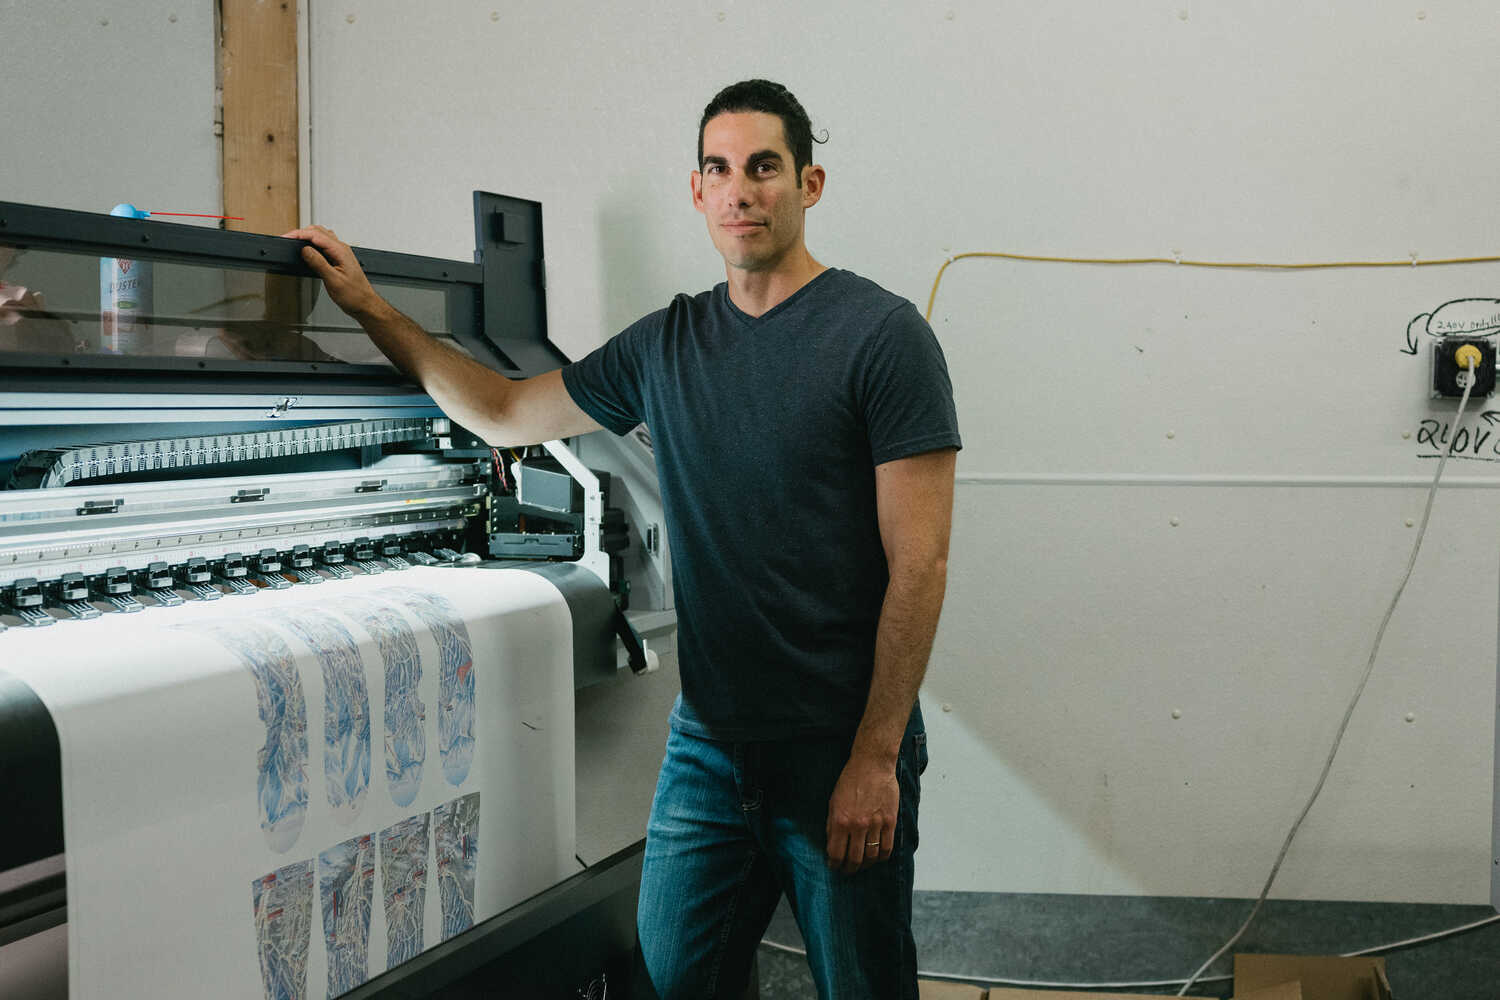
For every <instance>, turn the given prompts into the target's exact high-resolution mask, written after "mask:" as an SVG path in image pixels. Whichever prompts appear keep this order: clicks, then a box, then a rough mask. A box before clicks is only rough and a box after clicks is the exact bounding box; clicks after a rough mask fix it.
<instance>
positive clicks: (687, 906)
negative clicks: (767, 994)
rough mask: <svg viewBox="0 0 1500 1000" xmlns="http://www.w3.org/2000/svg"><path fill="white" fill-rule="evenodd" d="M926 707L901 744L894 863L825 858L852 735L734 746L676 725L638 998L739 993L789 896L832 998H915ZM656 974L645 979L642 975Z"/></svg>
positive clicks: (818, 977) (661, 788)
mask: <svg viewBox="0 0 1500 1000" xmlns="http://www.w3.org/2000/svg"><path fill="white" fill-rule="evenodd" d="M921 719H922V717H921V713H920V711H916V710H914V711H913V712H912V718H911V722H910V723H909V724H908V725H907V729H906V734H905V736H904V737H903V738H902V740H901V751H900V755H899V758H898V761H897V765H896V778H897V782H898V784H899V785H900V788H901V808H900V814H899V816H898V819H897V822H896V839H895V848H894V851H893V853H892V855H891V857H890V860H888V861H885V862H882V863H880V864H876V865H874V866H872V867H870V868H867V869H865V870H863V871H860V872H858V873H856V874H854V875H845V874H842V873H840V872H837V871H834V870H832V869H830V868H829V867H828V864H827V855H826V852H825V847H826V845H827V842H828V838H827V834H826V832H825V823H826V822H827V819H828V800H829V797H830V796H831V795H832V794H833V786H834V784H835V783H836V782H837V781H838V777H839V774H840V772H841V771H842V770H843V769H844V764H845V763H846V762H847V761H848V759H849V748H850V744H851V741H852V736H840V737H818V738H813V739H806V738H804V739H800V740H796V741H788V742H775V743H769V742H746V743H728V742H718V741H714V740H705V739H700V738H698V737H694V736H690V735H688V734H686V733H683V732H681V731H679V730H678V729H677V728H676V727H675V726H674V727H673V728H672V731H671V733H670V735H669V736H668V739H667V754H666V759H665V760H664V761H663V762H662V768H661V776H660V778H659V779H658V781H657V786H656V798H655V799H654V800H653V802H652V804H651V820H650V823H649V824H648V827H647V831H646V857H645V860H644V862H643V865H644V867H643V869H642V872H641V895H640V904H639V907H638V909H637V913H636V932H637V935H638V937H639V939H640V944H641V954H640V959H641V961H640V964H639V966H638V969H637V982H636V986H635V990H633V991H632V993H631V997H632V1000H636V998H638V997H642V996H644V997H651V996H652V995H653V994H652V993H651V992H650V989H649V988H648V986H649V987H650V988H654V989H655V995H656V996H659V997H660V998H661V1000H679V998H692V1000H704V998H719V997H724V998H738V997H739V996H740V995H741V994H742V993H743V991H744V989H745V985H746V981H747V979H748V977H749V974H750V967H751V961H752V959H753V957H754V955H755V949H756V945H757V944H758V943H759V942H760V938H761V935H762V934H764V933H765V929H766V926H767V924H768V923H769V922H770V920H771V915H772V913H773V912H774V911H775V909H776V904H777V902H778V901H779V900H780V898H781V895H782V894H783V893H785V894H786V896H787V899H788V901H789V902H790V904H791V908H792V912H793V914H794V915H795V916H796V918H797V925H798V926H799V927H800V928H801V929H802V937H803V940H804V941H805V942H806V943H807V960H808V964H809V966H811V968H812V975H813V981H814V982H815V983H816V984H817V987H818V995H819V997H821V998H823V1000H869V998H884V997H890V998H901V1000H916V997H917V959H916V945H915V943H914V941H913V940H912V933H911V889H912V859H913V855H914V854H915V853H916V850H917V800H918V798H919V795H920V780H919V776H920V775H921V773H922V771H923V769H925V768H926V766H927V734H926V733H925V732H924V731H923V729H922V721H921ZM643 979H649V983H647V982H643Z"/></svg>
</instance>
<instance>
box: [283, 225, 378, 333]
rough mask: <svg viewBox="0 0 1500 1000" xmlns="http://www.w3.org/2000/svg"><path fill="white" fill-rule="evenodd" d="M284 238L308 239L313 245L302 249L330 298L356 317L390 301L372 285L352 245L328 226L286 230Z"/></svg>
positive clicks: (365, 314)
mask: <svg viewBox="0 0 1500 1000" xmlns="http://www.w3.org/2000/svg"><path fill="white" fill-rule="evenodd" d="M281 235H282V238H283V239H288V240H306V241H307V242H308V243H311V244H312V246H308V247H303V248H302V260H303V261H304V262H305V263H306V264H307V266H308V267H310V268H312V270H313V273H314V274H316V275H317V276H318V277H320V278H322V279H323V286H324V287H325V288H327V289H328V297H329V298H331V299H333V302H334V304H335V305H337V306H338V307H339V308H340V309H342V310H344V312H346V313H348V314H349V315H350V316H352V317H354V318H355V319H356V320H358V319H360V318H362V317H364V316H368V315H371V314H373V313H374V312H375V311H376V310H378V309H379V308H380V307H382V306H384V305H385V304H386V302H385V300H384V299H382V298H381V297H380V293H378V292H376V291H375V289H374V288H373V287H372V286H371V285H370V279H369V278H367V277H365V271H364V268H362V267H360V266H359V261H358V260H356V259H355V258H354V251H353V250H351V249H349V244H347V243H345V242H344V241H343V240H341V239H339V238H338V237H337V236H335V235H334V233H333V230H332V229H329V228H328V227H327V226H308V227H306V228H305V229H293V230H292V231H291V232H289V233H282V234H281Z"/></svg>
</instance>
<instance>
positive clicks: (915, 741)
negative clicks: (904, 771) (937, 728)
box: [911, 732, 927, 774]
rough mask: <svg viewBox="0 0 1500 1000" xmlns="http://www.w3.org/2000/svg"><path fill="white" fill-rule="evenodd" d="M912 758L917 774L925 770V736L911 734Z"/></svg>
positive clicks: (923, 733)
mask: <svg viewBox="0 0 1500 1000" xmlns="http://www.w3.org/2000/svg"><path fill="white" fill-rule="evenodd" d="M911 746H912V758H913V759H914V760H915V761H916V764H917V774H921V773H922V772H924V771H926V770H927V734H926V733H925V732H915V733H912V734H911Z"/></svg>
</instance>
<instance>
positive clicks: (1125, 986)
mask: <svg viewBox="0 0 1500 1000" xmlns="http://www.w3.org/2000/svg"><path fill="white" fill-rule="evenodd" d="M1493 923H1500V914H1496V915H1495V916H1493V917H1486V918H1485V919H1483V920H1476V921H1474V922H1473V923H1468V924H1463V925H1461V926H1459V927H1450V928H1448V929H1447V930H1444V931H1437V932H1435V933H1432V934H1424V935H1422V936H1421V937H1414V938H1407V939H1406V940H1405V941H1393V942H1391V943H1390V944H1378V945H1375V946H1374V947H1371V948H1361V949H1360V950H1359V951H1346V952H1343V953H1342V954H1341V955H1340V956H1339V957H1341V958H1359V957H1360V956H1362V955H1374V954H1376V953H1378V952H1382V951H1394V950H1395V949H1397V948H1410V947H1413V946H1415V945H1419V944H1428V943H1430V942H1433V941H1441V940H1442V939H1443V938H1449V937H1453V936H1454V935H1456V934H1462V933H1464V932H1465V931H1472V930H1475V929H1477V928H1480V927H1484V926H1485V925H1486V924H1493ZM760 943H761V944H763V945H765V946H766V947H767V948H770V949H772V950H773V951H781V952H786V953H787V954H788V955H801V956H804V957H805V956H806V955H807V951H806V950H805V949H802V948H795V947H793V946H792V945H789V944H782V943H780V942H779V941H771V940H767V939H762V940H761V942H760ZM917 975H919V976H921V977H922V978H923V979H944V980H949V981H952V982H957V983H983V984H984V985H986V986H1014V987H1017V988H1020V989H1061V990H1138V989H1152V988H1160V987H1166V986H1178V985H1181V984H1182V983H1183V982H1184V980H1181V979H1153V980H1147V981H1143V982H1128V983H1059V982H1051V981H1048V980H1040V979H1006V978H1003V977H1000V976H979V975H968V974H967V973H962V972H938V971H935V970H932V969H918V970H917ZM1233 978H1234V977H1233V976H1203V977H1202V978H1200V979H1198V980H1197V982H1198V983H1199V984H1202V983H1225V982H1228V981H1229V980H1231V979H1233Z"/></svg>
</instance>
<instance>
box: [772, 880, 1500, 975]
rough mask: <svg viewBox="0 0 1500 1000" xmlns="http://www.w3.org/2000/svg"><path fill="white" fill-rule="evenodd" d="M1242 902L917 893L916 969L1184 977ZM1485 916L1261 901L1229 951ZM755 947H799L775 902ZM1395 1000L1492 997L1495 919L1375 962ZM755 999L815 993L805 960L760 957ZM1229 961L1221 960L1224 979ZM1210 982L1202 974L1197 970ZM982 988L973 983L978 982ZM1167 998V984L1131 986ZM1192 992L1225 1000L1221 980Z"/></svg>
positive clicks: (1390, 936)
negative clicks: (1381, 968)
mask: <svg viewBox="0 0 1500 1000" xmlns="http://www.w3.org/2000/svg"><path fill="white" fill-rule="evenodd" d="M1252 904H1253V900H1228V899H1178V898H1164V897H1140V896H1074V895H1050V894H993V893H969V892H919V893H917V896H916V900H915V902H914V906H913V920H912V924H913V933H914V934H915V935H916V938H917V956H918V962H919V965H920V967H921V968H922V969H924V970H935V971H941V972H953V973H961V974H968V975H975V976H994V977H1003V978H1006V979H1017V980H1032V981H1048V982H1067V983H1074V982H1077V983H1092V982H1138V981H1148V980H1163V979H1173V978H1175V979H1178V980H1181V979H1185V978H1186V977H1187V976H1188V975H1190V974H1191V973H1192V972H1193V971H1194V970H1195V969H1197V967H1198V966H1199V965H1201V964H1202V963H1203V961H1204V960H1205V959H1207V958H1208V956H1209V955H1211V954H1213V953H1214V952H1215V951H1216V950H1218V948H1219V947H1220V946H1221V945H1222V944H1223V943H1224V942H1225V941H1226V940H1228V939H1229V936H1230V935H1231V934H1233V933H1234V932H1235V931H1236V930H1238V929H1239V926H1240V924H1241V923H1243V922H1244V919H1245V917H1246V916H1248V915H1249V913H1250V908H1251V906H1252ZM1494 915H1495V911H1494V910H1492V909H1491V908H1489V907H1487V906H1431V905H1418V904H1385V903H1307V902H1294V901H1276V900H1272V901H1270V902H1267V903H1266V905H1265V906H1264V907H1263V908H1262V909H1261V912H1260V915H1259V916H1258V917H1257V918H1256V922H1255V924H1254V925H1253V926H1252V927H1251V928H1250V930H1249V932H1248V933H1247V934H1246V936H1245V937H1244V938H1242V939H1241V940H1240V942H1239V944H1238V945H1236V947H1235V949H1234V950H1235V951H1243V952H1263V953H1278V954H1279V953H1288V954H1315V955H1335V954H1339V953H1341V952H1346V951H1354V950H1357V949H1362V948H1367V947H1372V946H1375V945H1382V944H1388V943H1391V942H1395V941H1401V940H1405V939H1407V938H1412V937H1417V936H1420V935H1423V934H1430V933H1433V932H1435V931H1440V930H1446V929H1447V928H1450V927H1455V926H1458V925H1460V924H1467V923H1470V922H1473V921H1476V920H1481V919H1484V918H1485V917H1491V916H1494ZM766 938H767V940H771V941H775V942H778V943H781V944H789V945H796V946H799V947H800V946H801V944H802V938H801V935H800V934H798V932H797V925H796V922H795V921H794V920H793V919H792V916H791V913H790V912H789V911H788V910H787V909H786V907H785V904H783V906H782V908H781V910H779V911H778V912H777V914H776V916H775V918H774V919H773V920H772V921H771V927H770V930H769V931H767V933H766ZM1385 960H1386V971H1387V973H1388V975H1389V976H1390V980H1391V989H1392V991H1393V992H1394V994H1395V996H1396V1000H1500V923H1497V924H1490V925H1489V926H1487V927H1482V928H1480V929H1478V930H1474V931H1470V932H1468V933H1465V934H1462V935H1459V936H1458V937H1453V938H1447V939H1445V940H1442V941H1438V942H1435V943H1432V944H1427V945H1422V946H1418V947H1413V948H1408V949H1404V950H1400V951H1395V952H1388V953H1386V954H1385ZM759 961H760V986H761V989H760V995H761V997H762V998H764V1000H803V998H808V1000H812V998H815V997H817V991H816V990H814V988H813V985H812V979H811V977H810V976H809V975H808V971H807V962H806V959H804V958H802V957H801V956H798V955H788V954H785V953H782V952H779V951H775V950H772V949H770V948H767V947H765V946H764V945H763V946H762V947H761V949H760V956H759ZM1231 963H1232V958H1231V957H1230V956H1226V957H1225V958H1224V959H1223V960H1222V962H1221V965H1222V969H1215V970H1213V971H1214V972H1221V973H1224V974H1227V973H1229V972H1230V971H1231V968H1232V965H1231ZM1209 974H1210V975H1212V974H1213V972H1210V973H1209ZM981 985H983V984H981ZM1120 992H1132V993H1155V994H1163V995H1173V994H1175V993H1176V992H1177V989H1176V988H1175V987H1172V988H1161V989H1148V988H1132V989H1130V990H1128V991H1125V990H1122V991H1120ZM1192 995H1194V996H1208V997H1221V998H1222V997H1228V996H1230V995H1231V984H1230V983H1228V982H1224V983H1215V984H1211V985H1209V986H1207V987H1205V988H1203V989H1198V988H1196V987H1195V988H1194V990H1193V993H1192Z"/></svg>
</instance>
